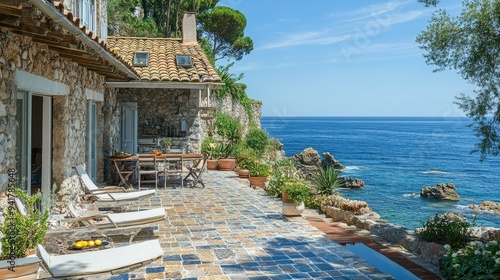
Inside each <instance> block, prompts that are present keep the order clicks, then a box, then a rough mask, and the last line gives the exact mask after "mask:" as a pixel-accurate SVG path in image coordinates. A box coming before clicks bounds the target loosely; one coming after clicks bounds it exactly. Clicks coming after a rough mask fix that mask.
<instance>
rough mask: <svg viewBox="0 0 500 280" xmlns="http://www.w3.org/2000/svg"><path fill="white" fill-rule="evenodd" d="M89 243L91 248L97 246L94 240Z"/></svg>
mask: <svg viewBox="0 0 500 280" xmlns="http://www.w3.org/2000/svg"><path fill="white" fill-rule="evenodd" d="M87 243H88V245H89V247H94V246H95V242H94V240H89V241H88V242H87Z"/></svg>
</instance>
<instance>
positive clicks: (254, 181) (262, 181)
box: [248, 176, 267, 189]
mask: <svg viewBox="0 0 500 280" xmlns="http://www.w3.org/2000/svg"><path fill="white" fill-rule="evenodd" d="M248 181H250V187H252V188H254V189H255V187H259V188H263V189H265V188H266V182H267V177H252V176H250V177H248Z"/></svg>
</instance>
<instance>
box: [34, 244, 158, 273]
mask: <svg viewBox="0 0 500 280" xmlns="http://www.w3.org/2000/svg"><path fill="white" fill-rule="evenodd" d="M38 253H39V255H40V257H41V258H42V261H43V262H44V265H45V267H46V268H47V269H48V270H49V272H50V273H51V274H52V276H53V277H70V276H82V275H90V274H97V273H104V272H109V271H114V270H118V269H122V268H127V267H130V266H133V265H136V264H141V263H144V262H147V261H151V260H154V259H157V258H158V257H160V256H162V255H163V250H162V248H161V246H160V242H159V241H158V239H154V240H149V241H145V242H141V243H135V244H132V245H127V246H123V247H118V248H111V249H104V250H98V251H92V252H82V253H76V254H69V255H60V256H50V255H49V254H48V253H47V251H45V249H44V248H43V246H42V245H40V244H39V245H38Z"/></svg>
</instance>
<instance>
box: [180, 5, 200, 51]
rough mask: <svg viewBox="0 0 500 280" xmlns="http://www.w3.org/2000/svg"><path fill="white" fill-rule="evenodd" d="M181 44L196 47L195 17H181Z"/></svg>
mask: <svg viewBox="0 0 500 280" xmlns="http://www.w3.org/2000/svg"><path fill="white" fill-rule="evenodd" d="M182 44H185V45H197V44H198V41H197V40H196V15H195V13H184V15H183V17H182Z"/></svg>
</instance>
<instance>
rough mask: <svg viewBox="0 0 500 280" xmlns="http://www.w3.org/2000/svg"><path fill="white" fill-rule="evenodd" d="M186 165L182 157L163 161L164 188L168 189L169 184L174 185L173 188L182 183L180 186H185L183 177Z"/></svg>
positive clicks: (167, 158) (168, 158)
mask: <svg viewBox="0 0 500 280" xmlns="http://www.w3.org/2000/svg"><path fill="white" fill-rule="evenodd" d="M183 166H184V163H183V161H182V156H181V155H179V156H178V157H165V160H164V161H163V179H164V180H163V187H164V188H165V189H166V188H167V184H168V183H173V184H174V185H173V188H174V189H175V185H176V184H178V183H179V182H180V186H181V187H182V185H183V184H184V179H183V176H182V167H183Z"/></svg>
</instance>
